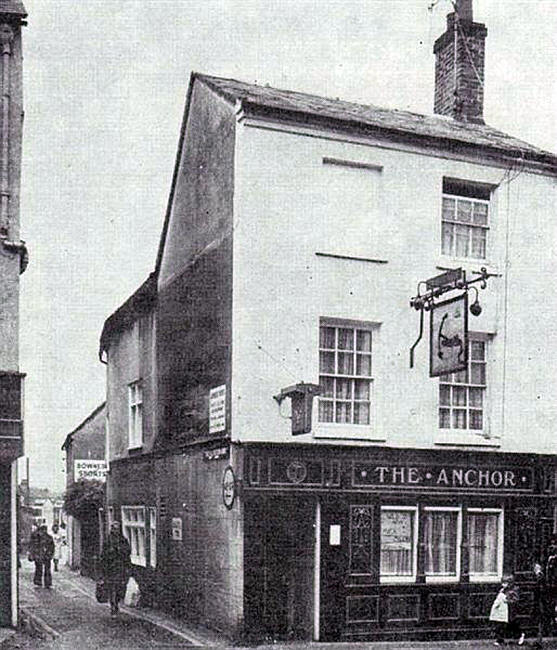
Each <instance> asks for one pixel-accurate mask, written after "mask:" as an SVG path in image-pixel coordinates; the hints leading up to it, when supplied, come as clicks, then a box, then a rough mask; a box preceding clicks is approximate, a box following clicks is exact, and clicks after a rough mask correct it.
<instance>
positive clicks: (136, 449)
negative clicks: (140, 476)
mask: <svg viewBox="0 0 557 650" xmlns="http://www.w3.org/2000/svg"><path fill="white" fill-rule="evenodd" d="M142 451H143V444H141V445H134V446H133V447H128V454H130V455H131V456H135V455H137V454H140V453H141V452H142Z"/></svg>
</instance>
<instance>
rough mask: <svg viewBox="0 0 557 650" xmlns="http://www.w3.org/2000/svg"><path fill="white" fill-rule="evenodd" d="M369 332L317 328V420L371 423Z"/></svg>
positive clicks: (328, 327) (365, 330) (346, 328)
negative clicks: (318, 391) (318, 386)
mask: <svg viewBox="0 0 557 650" xmlns="http://www.w3.org/2000/svg"><path fill="white" fill-rule="evenodd" d="M371 381H372V380H371V331H370V330H369V329H364V328H360V327H336V326H330V325H322V326H321V327H320V329H319V384H320V387H321V395H320V396H319V422H333V423H346V424H370V406H371Z"/></svg>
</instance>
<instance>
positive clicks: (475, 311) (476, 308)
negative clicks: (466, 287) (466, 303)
mask: <svg viewBox="0 0 557 650" xmlns="http://www.w3.org/2000/svg"><path fill="white" fill-rule="evenodd" d="M470 291H475V292H476V300H474V302H473V303H472V304H471V305H470V313H471V314H472V316H479V315H480V314H481V313H482V306H481V305H480V301H479V298H478V289H477V287H470Z"/></svg>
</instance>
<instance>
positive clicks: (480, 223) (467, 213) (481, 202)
mask: <svg viewBox="0 0 557 650" xmlns="http://www.w3.org/2000/svg"><path fill="white" fill-rule="evenodd" d="M489 197H490V189H489V187H487V186H485V185H481V184H475V183H466V182H464V181H454V180H451V179H443V204H442V211H441V252H442V253H443V255H450V256H452V257H470V258H473V259H481V260H483V259H486V257H487V245H488V241H487V240H488V232H489V222H490V214H489Z"/></svg>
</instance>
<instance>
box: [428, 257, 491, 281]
mask: <svg viewBox="0 0 557 650" xmlns="http://www.w3.org/2000/svg"><path fill="white" fill-rule="evenodd" d="M484 266H485V269H486V271H487V272H488V273H489V274H492V275H495V276H496V277H501V276H502V273H501V271H500V270H499V267H498V265H497V264H495V263H493V262H491V261H490V260H482V259H476V258H475V257H450V256H448V255H440V256H439V257H438V258H437V263H436V268H437V269H439V270H440V271H448V270H449V269H455V268H459V267H462V268H463V269H464V270H465V271H466V272H467V273H468V274H472V272H473V271H478V272H479V271H480V269H481V268H482V267H484ZM473 279H474V278H473V277H469V278H468V280H473Z"/></svg>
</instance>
